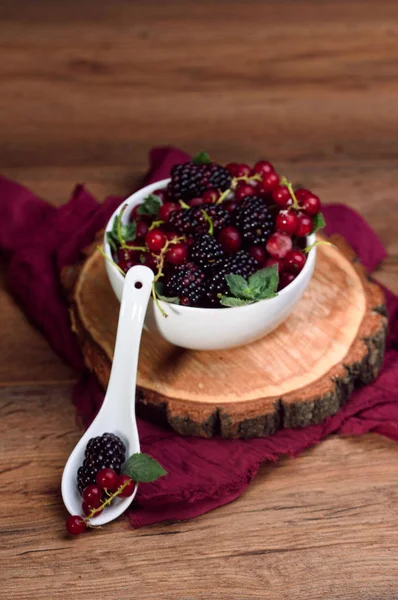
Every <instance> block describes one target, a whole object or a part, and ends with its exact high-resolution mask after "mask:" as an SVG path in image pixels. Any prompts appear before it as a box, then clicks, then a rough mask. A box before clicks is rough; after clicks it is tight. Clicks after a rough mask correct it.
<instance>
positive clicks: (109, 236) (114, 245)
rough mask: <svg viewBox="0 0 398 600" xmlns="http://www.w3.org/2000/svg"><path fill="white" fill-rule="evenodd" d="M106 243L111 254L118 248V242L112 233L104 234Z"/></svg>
mask: <svg viewBox="0 0 398 600" xmlns="http://www.w3.org/2000/svg"><path fill="white" fill-rule="evenodd" d="M106 241H107V242H108V244H109V245H110V247H111V250H112V251H113V252H117V249H118V246H119V240H118V239H117V236H116V237H115V235H114V233H113V231H108V232H107V234H106Z"/></svg>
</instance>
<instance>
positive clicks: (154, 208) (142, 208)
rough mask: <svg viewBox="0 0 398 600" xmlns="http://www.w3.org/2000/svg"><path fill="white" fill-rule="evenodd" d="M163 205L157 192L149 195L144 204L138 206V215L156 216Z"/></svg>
mask: <svg viewBox="0 0 398 600" xmlns="http://www.w3.org/2000/svg"><path fill="white" fill-rule="evenodd" d="M161 206H162V201H161V199H160V198H159V196H156V194H150V195H149V196H147V197H146V198H145V200H144V202H143V203H142V204H140V205H139V207H138V208H137V214H138V215H149V216H151V217H156V216H157V215H158V214H159V209H160V207H161Z"/></svg>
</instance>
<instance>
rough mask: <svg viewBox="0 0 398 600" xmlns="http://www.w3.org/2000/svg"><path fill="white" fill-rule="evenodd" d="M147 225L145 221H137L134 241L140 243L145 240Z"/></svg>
mask: <svg viewBox="0 0 398 600" xmlns="http://www.w3.org/2000/svg"><path fill="white" fill-rule="evenodd" d="M148 229H149V225H148V223H147V222H146V221H142V220H141V219H140V220H139V221H137V228H136V230H135V241H136V242H141V241H143V240H144V239H145V236H146V234H147V233H148Z"/></svg>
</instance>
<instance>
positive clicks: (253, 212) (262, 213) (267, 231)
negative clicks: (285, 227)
mask: <svg viewBox="0 0 398 600" xmlns="http://www.w3.org/2000/svg"><path fill="white" fill-rule="evenodd" d="M236 225H237V227H238V228H239V229H240V231H241V233H242V236H243V239H244V240H245V241H246V242H248V243H252V244H265V243H266V241H267V240H268V238H269V236H270V235H271V233H272V232H273V230H274V219H273V217H272V214H271V211H270V210H269V208H268V207H267V205H266V204H265V202H264V200H263V199H262V198H259V197H257V196H246V198H244V199H243V200H242V202H241V203H240V205H239V206H238V209H237V211H236Z"/></svg>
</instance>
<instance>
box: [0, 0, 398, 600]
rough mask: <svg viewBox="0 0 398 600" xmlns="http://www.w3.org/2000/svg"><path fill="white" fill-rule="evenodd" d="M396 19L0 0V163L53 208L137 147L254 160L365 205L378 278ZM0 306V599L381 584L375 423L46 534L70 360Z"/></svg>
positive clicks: (389, 190) (336, 593)
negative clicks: (202, 492) (155, 510)
mask: <svg viewBox="0 0 398 600" xmlns="http://www.w3.org/2000/svg"><path fill="white" fill-rule="evenodd" d="M397 17H398V4H397V2H394V1H390V0H380V1H379V2H378V3H377V4H375V3H374V2H371V1H370V0H336V1H335V2H333V3H320V2H315V1H314V0H284V1H283V2H266V1H262V0H247V1H246V2H243V3H242V2H238V1H237V0H231V1H230V2H228V3H227V2H215V1H214V0H202V1H201V2H195V1H194V0H184V1H183V0H178V1H177V0H169V1H168V2H162V1H161V0H147V1H146V2H136V1H134V0H112V1H111V0H103V1H102V2H101V3H98V2H93V1H92V0H80V1H79V2H77V0H70V1H69V2H67V3H66V2H54V1H53V0H36V1H35V2H29V0H3V2H1V4H0V19H1V24H2V26H1V27H0V54H1V58H2V60H1V61H0V79H1V94H0V122H1V136H0V172H1V173H3V174H5V175H7V176H9V177H12V178H16V179H18V180H19V181H22V182H23V183H25V184H26V185H29V186H31V187H32V189H34V190H35V191H36V193H38V194H40V195H42V196H43V197H46V198H48V199H49V200H50V201H52V202H54V203H56V204H61V203H63V202H64V201H65V200H66V198H67V197H68V196H69V194H70V192H71V190H72V188H73V186H74V184H75V183H76V182H86V183H87V185H88V187H89V189H90V190H91V191H92V192H93V193H94V194H96V195H97V196H98V197H99V198H103V197H104V196H105V195H107V194H115V193H116V194H120V195H127V194H128V193H129V192H130V191H131V189H132V188H133V186H134V184H135V183H136V182H137V180H138V177H139V176H141V174H142V172H143V170H144V169H145V166H146V160H147V159H146V153H147V151H148V149H149V148H150V147H151V146H152V145H154V144H170V143H172V144H175V145H181V146H183V147H184V148H185V149H186V150H188V151H190V152H194V151H196V150H198V149H202V148H205V149H207V150H209V152H210V153H211V154H212V155H213V156H214V157H216V158H218V159H220V160H222V161H228V160H235V159H238V158H240V159H242V160H245V161H249V162H250V161H251V162H252V161H254V160H255V159H257V158H258V157H259V156H267V157H269V158H271V159H273V160H275V163H276V165H277V167H278V169H280V170H283V171H284V172H286V173H287V174H289V176H290V177H291V178H292V179H293V180H294V181H297V182H301V183H303V184H305V185H308V186H309V187H311V188H313V189H314V190H315V191H317V192H318V193H319V194H320V195H321V197H322V199H323V200H324V201H325V202H333V201H334V202H335V201H338V202H343V203H346V204H349V205H350V206H352V207H354V208H356V209H358V210H359V211H360V212H361V213H362V214H363V215H364V216H365V218H366V219H367V220H368V221H369V222H370V223H371V225H372V226H373V227H374V228H375V230H376V231H377V232H378V234H379V235H380V236H381V237H382V239H383V241H384V243H385V244H386V246H387V249H388V251H389V255H390V256H389V258H388V259H387V260H386V261H385V263H384V264H383V266H382V268H381V269H380V271H379V272H378V274H377V276H378V278H379V279H380V280H381V281H382V282H383V283H385V284H387V285H388V286H389V287H391V288H392V289H393V290H394V291H395V292H398V238H397V235H396V232H397V230H398V183H397V177H396V159H397V148H398V145H397V122H398V114H397V108H396V95H397V88H398V83H397V82H398V78H397V69H398V62H397V60H396V59H397V55H398V35H397V34H398V18H397ZM0 303H1V304H0V306H1V312H0V325H1V332H2V335H1V336H0V356H1V368H0V386H1V390H0V401H1V419H0V460H1V472H0V480H1V481H0V483H1V488H2V500H1V503H0V511H1V515H0V516H1V530H0V534H1V540H2V544H1V546H0V581H1V588H0V590H1V591H0V596H2V597H4V598H5V599H6V600H25V598H29V599H30V600H50V599H51V600H67V599H68V598H70V597H71V595H73V597H74V598H76V599H77V600H86V599H87V598H88V597H92V596H93V595H100V596H101V598H102V599H103V600H115V598H118V600H119V599H120V600H127V599H129V600H130V598H133V597H135V596H137V597H138V596H139V597H140V598H142V599H143V600H150V599H154V600H188V599H189V600H252V599H253V600H255V599H257V598H258V599H260V598H261V600H263V599H264V598H272V599H273V600H276V599H283V600H285V599H286V600H290V599H291V598H309V599H311V600H318V599H319V600H321V599H322V600H324V599H325V598H327V599H328V600H351V599H352V600H356V599H357V598H361V599H364V600H376V599H377V600H393V599H394V598H396V595H397V593H396V581H397V576H398V538H397V533H396V532H397V530H398V517H397V511H396V504H397V489H398V488H397V484H398V480H397V469H396V464H397V447H396V445H395V444H393V443H391V442H389V441H388V440H385V439H382V438H379V437H377V436H365V437H362V438H358V439H336V438H333V439H330V440H328V441H326V442H324V443H323V444H321V445H320V446H318V447H316V448H314V449H313V450H311V451H309V452H307V453H305V454H303V455H302V456H300V457H298V458H297V459H295V460H291V459H284V460H281V461H280V462H279V463H278V464H277V465H269V466H267V465H266V466H264V467H263V468H262V470H261V473H260V474H259V475H258V477H257V478H256V481H255V482H254V484H253V485H252V486H251V487H250V488H249V489H248V491H247V492H246V493H245V494H244V496H243V497H242V498H240V499H239V500H237V501H236V502H234V503H232V504H231V505H229V506H226V507H223V508H221V509H219V510H216V511H214V512H212V513H209V514H207V515H204V516H202V517H199V518H198V519H195V520H194V521H191V522H187V523H175V524H171V525H160V526H156V527H149V528H145V529H142V530H139V531H131V529H129V528H128V526H127V525H126V523H125V522H124V521H119V522H117V523H114V524H111V525H109V526H107V527H105V528H103V529H102V530H101V531H98V532H96V533H95V536H91V535H87V536H84V537H82V538H80V539H78V540H69V539H66V538H65V536H64V526H63V518H64V512H63V509H62V505H61V500H60V495H59V482H60V476H61V472H62V467H63V464H64V462H65V460H66V458H67V456H68V453H69V451H70V450H71V448H72V447H73V445H74V443H75V442H76V441H77V440H78V438H79V435H80V431H79V429H78V428H77V426H76V424H75V416H74V409H73V407H72V405H71V403H70V393H71V388H70V384H69V383H62V382H63V381H66V380H68V379H69V378H70V377H73V374H71V373H70V372H69V371H67V370H66V368H65V366H63V365H62V364H61V363H60V362H59V361H58V360H57V358H56V357H55V356H54V354H53V353H52V351H51V350H50V349H49V348H48V346H47V345H46V344H45V341H44V340H43V339H42V338H41V336H40V334H38V333H37V332H36V331H35V330H34V329H33V328H32V327H31V326H30V325H29V324H28V323H27V322H26V320H25V319H24V318H23V316H22V315H21V313H20V311H19V309H18V307H17V306H15V304H14V303H13V301H12V300H11V299H9V297H8V296H7V295H6V292H5V291H4V289H3V290H2V291H1V296H0ZM42 382H47V383H45V384H43V383H42ZM51 382H52V383H51ZM57 382H58V383H57ZM9 383H11V384H12V386H9V385H8V384H9ZM209 540H211V543H209Z"/></svg>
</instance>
